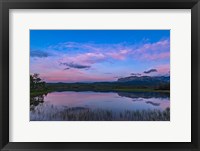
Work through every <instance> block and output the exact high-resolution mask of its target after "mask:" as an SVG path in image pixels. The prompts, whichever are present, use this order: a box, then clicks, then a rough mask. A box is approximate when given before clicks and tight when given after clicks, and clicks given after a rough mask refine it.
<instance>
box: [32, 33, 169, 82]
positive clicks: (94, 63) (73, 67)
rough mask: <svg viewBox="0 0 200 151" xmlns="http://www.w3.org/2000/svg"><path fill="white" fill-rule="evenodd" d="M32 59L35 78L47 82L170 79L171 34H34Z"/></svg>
mask: <svg viewBox="0 0 200 151" xmlns="http://www.w3.org/2000/svg"><path fill="white" fill-rule="evenodd" d="M30 56H31V61H30V71H31V74H33V73H39V74H40V75H41V77H42V78H43V79H44V80H46V81H47V82H94V81H115V80H116V79H117V78H119V77H125V76H131V75H135V74H137V75H140V76H142V75H149V76H157V75H168V74H169V64H170V57H169V56H170V31H169V30H31V31H30ZM152 69H154V70H152ZM146 71H147V72H146ZM148 71H150V72H148Z"/></svg>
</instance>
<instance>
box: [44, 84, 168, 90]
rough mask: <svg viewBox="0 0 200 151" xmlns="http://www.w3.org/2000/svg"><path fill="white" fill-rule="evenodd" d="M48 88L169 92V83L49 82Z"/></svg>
mask: <svg viewBox="0 0 200 151" xmlns="http://www.w3.org/2000/svg"><path fill="white" fill-rule="evenodd" d="M47 86H48V88H50V89H51V90H55V91H100V92H106V91H126V92H128V91H165V92H169V90H170V84H169V83H160V84H157V85H149V86H146V85H134V84H130V83H128V82H126V83H119V82H95V83H47Z"/></svg>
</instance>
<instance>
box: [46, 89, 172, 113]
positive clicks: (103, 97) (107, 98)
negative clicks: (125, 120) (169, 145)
mask: <svg viewBox="0 0 200 151" xmlns="http://www.w3.org/2000/svg"><path fill="white" fill-rule="evenodd" d="M44 102H48V103H49V104H53V105H56V106H65V107H69V108H71V107H83V108H90V109H107V110H112V111H122V110H147V109H159V110H164V109H166V108H167V107H169V106H170V102H169V96H168V94H166V93H151V92H134V93H127V92H119V93H116V92H67V91H65V92H52V93H48V94H47V96H45V97H44Z"/></svg>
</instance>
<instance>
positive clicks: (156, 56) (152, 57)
mask: <svg viewBox="0 0 200 151" xmlns="http://www.w3.org/2000/svg"><path fill="white" fill-rule="evenodd" d="M169 56H170V53H169V52H163V53H160V54H144V55H142V56H141V58H142V59H146V60H161V59H168V58H169Z"/></svg>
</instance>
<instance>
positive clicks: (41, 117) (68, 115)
mask: <svg viewBox="0 0 200 151" xmlns="http://www.w3.org/2000/svg"><path fill="white" fill-rule="evenodd" d="M30 115H31V117H30V120H31V121H169V120H170V109H169V108H167V109H166V110H164V111H160V110H141V111H139V110H134V111H129V110H125V111H122V112H117V113H116V112H113V111H111V110H103V109H94V110H92V109H88V108H82V107H76V108H64V107H63V108H61V107H56V106H53V105H49V104H40V105H38V106H37V107H36V108H35V109H34V110H32V111H31V114H30Z"/></svg>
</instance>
